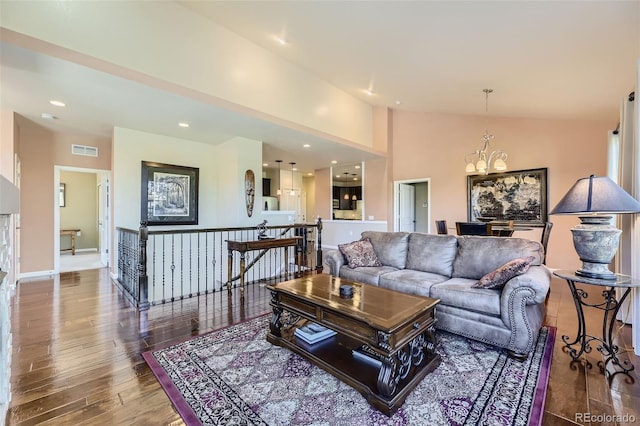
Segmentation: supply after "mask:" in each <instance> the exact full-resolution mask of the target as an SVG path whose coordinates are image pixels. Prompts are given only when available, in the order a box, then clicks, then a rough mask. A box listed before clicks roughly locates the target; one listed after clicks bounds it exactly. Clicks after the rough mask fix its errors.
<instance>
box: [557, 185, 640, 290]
mask: <svg viewBox="0 0 640 426" xmlns="http://www.w3.org/2000/svg"><path fill="white" fill-rule="evenodd" d="M638 212H640V202H638V201H637V200H636V199H634V198H633V197H632V196H631V195H629V194H628V193H627V192H626V191H625V190H624V189H622V188H621V187H619V186H618V185H617V184H616V183H615V182H614V181H612V180H611V179H609V178H608V177H606V176H603V177H596V176H595V175H591V176H589V177H586V178H581V179H578V181H577V182H576V183H575V184H574V185H573V186H572V187H571V189H569V192H567V193H566V195H565V196H564V197H563V198H562V200H560V202H559V203H558V205H557V206H556V207H555V208H554V209H553V210H552V211H551V213H549V214H578V215H580V216H579V218H580V222H581V223H580V224H579V225H577V226H576V227H574V228H573V229H571V233H572V234H573V246H574V247H575V249H576V252H577V253H578V256H579V257H580V260H581V261H582V268H580V269H578V270H577V271H576V275H579V276H582V277H588V278H597V279H605V280H615V279H616V275H615V274H614V273H613V272H611V271H610V270H609V264H610V263H611V260H612V259H613V256H615V254H616V252H617V251H618V244H619V242H620V234H621V233H622V231H621V230H620V229H618V228H616V227H615V226H613V225H612V224H611V218H612V216H611V214H619V213H638Z"/></svg>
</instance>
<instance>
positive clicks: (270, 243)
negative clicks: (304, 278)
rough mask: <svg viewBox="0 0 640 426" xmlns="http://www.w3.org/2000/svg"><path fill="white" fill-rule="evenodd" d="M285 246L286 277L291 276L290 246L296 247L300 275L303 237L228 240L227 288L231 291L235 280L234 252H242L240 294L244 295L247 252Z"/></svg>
mask: <svg viewBox="0 0 640 426" xmlns="http://www.w3.org/2000/svg"><path fill="white" fill-rule="evenodd" d="M280 247H283V248H284V274H285V277H287V278H288V277H289V247H296V252H297V256H298V258H297V264H298V275H299V274H300V271H301V265H302V237H289V238H269V239H264V240H251V241H234V240H227V250H228V251H229V264H228V275H229V281H227V290H228V292H229V293H231V283H232V282H233V253H234V252H236V251H237V252H239V253H240V296H241V297H244V286H245V282H244V274H245V272H246V263H245V254H246V253H247V252H248V251H253V250H269V249H272V248H280Z"/></svg>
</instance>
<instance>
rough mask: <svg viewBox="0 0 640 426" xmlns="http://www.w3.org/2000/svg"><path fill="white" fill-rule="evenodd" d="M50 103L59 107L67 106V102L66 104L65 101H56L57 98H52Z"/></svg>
mask: <svg viewBox="0 0 640 426" xmlns="http://www.w3.org/2000/svg"><path fill="white" fill-rule="evenodd" d="M49 103H50V104H51V105H55V106H58V107H63V106H66V104H65V103H64V102H62V101H56V100H55V99H52V100H50V101H49Z"/></svg>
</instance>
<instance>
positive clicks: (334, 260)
mask: <svg viewBox="0 0 640 426" xmlns="http://www.w3.org/2000/svg"><path fill="white" fill-rule="evenodd" d="M324 261H325V262H326V263H327V265H329V274H331V275H333V276H336V277H338V276H340V268H342V265H345V261H344V256H343V255H342V253H340V250H328V251H327V252H326V253H325V255H324Z"/></svg>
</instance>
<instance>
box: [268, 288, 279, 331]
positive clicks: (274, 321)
mask: <svg viewBox="0 0 640 426" xmlns="http://www.w3.org/2000/svg"><path fill="white" fill-rule="evenodd" d="M271 306H272V309H273V313H272V314H271V320H270V321H269V330H270V331H271V334H273V335H274V336H277V337H282V320H281V318H282V308H281V307H280V306H279V305H278V295H277V294H276V293H275V292H272V293H271Z"/></svg>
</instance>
